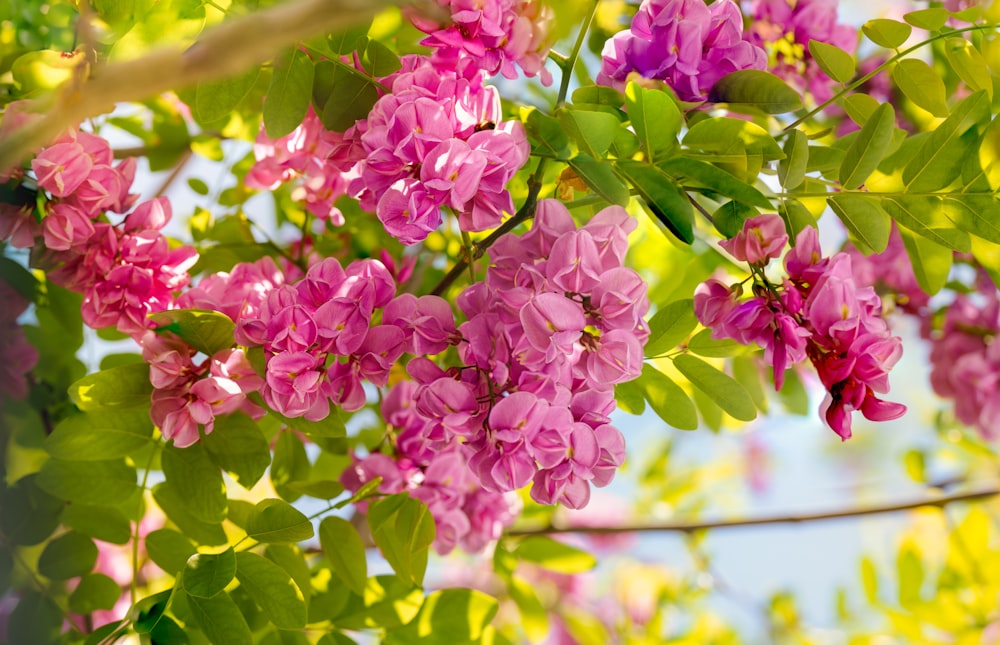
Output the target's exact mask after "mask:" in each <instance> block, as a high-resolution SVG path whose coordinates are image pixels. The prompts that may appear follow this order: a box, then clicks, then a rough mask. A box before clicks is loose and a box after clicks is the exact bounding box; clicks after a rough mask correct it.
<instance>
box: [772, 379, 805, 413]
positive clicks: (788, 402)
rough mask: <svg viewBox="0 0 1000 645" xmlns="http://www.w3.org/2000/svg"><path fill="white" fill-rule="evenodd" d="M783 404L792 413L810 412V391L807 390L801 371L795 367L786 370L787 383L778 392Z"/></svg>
mask: <svg viewBox="0 0 1000 645" xmlns="http://www.w3.org/2000/svg"><path fill="white" fill-rule="evenodd" d="M778 395H779V396H780V397H781V404H782V405H784V406H785V409H786V410H788V412H789V413H790V414H797V415H799V416H805V415H807V414H809V393H808V392H806V388H805V386H804V385H803V384H802V379H801V378H799V373H798V372H797V371H795V370H794V369H790V370H788V371H786V372H785V384H784V385H783V386H782V387H781V391H780V392H778Z"/></svg>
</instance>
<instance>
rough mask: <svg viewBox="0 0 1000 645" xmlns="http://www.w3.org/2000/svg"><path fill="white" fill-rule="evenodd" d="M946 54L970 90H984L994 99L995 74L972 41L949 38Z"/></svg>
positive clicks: (946, 44) (949, 62)
mask: <svg viewBox="0 0 1000 645" xmlns="http://www.w3.org/2000/svg"><path fill="white" fill-rule="evenodd" d="M944 55H945V57H946V58H947V59H948V64H949V65H951V68H952V69H953V70H955V73H956V74H957V75H958V77H959V78H960V79H962V82H963V83H965V84H966V85H967V86H968V87H969V89H970V90H972V91H973V92H975V91H977V90H984V91H985V92H986V94H987V96H988V97H989V99H990V101H991V102H992V101H993V76H992V74H990V68H989V65H988V64H987V63H986V59H985V58H984V57H983V55H982V54H980V53H979V50H978V49H976V48H975V47H974V46H973V45H972V43H970V42H969V41H968V40H966V39H965V38H949V39H948V40H946V41H945V44H944Z"/></svg>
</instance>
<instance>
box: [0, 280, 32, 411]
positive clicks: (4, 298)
mask: <svg viewBox="0 0 1000 645" xmlns="http://www.w3.org/2000/svg"><path fill="white" fill-rule="evenodd" d="M0 302H3V303H4V307H3V309H2V310H0V401H3V399H5V398H6V399H9V400H14V401H19V400H21V399H24V398H25V397H27V396H28V381H27V380H26V379H25V376H26V375H27V373H28V372H30V371H31V370H32V368H34V367H35V365H36V364H37V363H38V351H37V350H36V349H35V348H34V347H33V346H32V345H31V344H30V343H29V342H28V339H27V338H25V336H24V330H23V329H22V328H21V326H20V325H19V324H18V323H17V319H18V318H19V317H20V315H21V314H23V313H24V312H25V310H26V309H27V308H28V301H26V300H25V299H24V298H22V297H21V294H19V293H18V292H17V291H15V290H14V288H13V287H11V286H10V285H9V284H8V283H7V281H6V280H3V279H0Z"/></svg>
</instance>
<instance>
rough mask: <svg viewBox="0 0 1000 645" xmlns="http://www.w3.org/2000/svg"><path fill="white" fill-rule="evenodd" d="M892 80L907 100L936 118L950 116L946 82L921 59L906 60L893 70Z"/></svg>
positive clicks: (897, 64)
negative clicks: (946, 97)
mask: <svg viewBox="0 0 1000 645" xmlns="http://www.w3.org/2000/svg"><path fill="white" fill-rule="evenodd" d="M892 80H893V82H894V83H895V84H896V85H897V86H898V87H899V89H900V90H902V91H903V94H905V95H906V98H908V99H910V100H911V101H913V102H914V103H915V104H916V105H918V106H919V107H922V108H923V109H925V110H927V111H928V112H930V113H931V114H933V115H934V116H938V117H942V118H943V117H946V116H948V101H947V100H946V99H945V96H946V94H945V87H944V81H943V80H942V79H941V76H940V75H938V73H937V72H935V71H934V70H933V69H932V68H931V66H930V65H928V64H927V63H925V62H924V61H922V60H920V59H919V58H904V59H903V60H901V61H899V62H898V63H896V67H894V68H893V70H892Z"/></svg>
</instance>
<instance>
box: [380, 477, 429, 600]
mask: <svg viewBox="0 0 1000 645" xmlns="http://www.w3.org/2000/svg"><path fill="white" fill-rule="evenodd" d="M368 526H369V528H371V532H372V537H373V538H374V539H375V544H376V545H377V546H378V548H379V550H381V551H382V555H383V556H385V559H386V561H388V562H389V564H390V565H391V566H392V570H393V571H395V572H396V575H398V576H399V577H400V578H401V579H402V580H403V581H405V582H412V583H413V584H416V585H420V584H421V583H422V582H423V579H424V573H425V571H426V570H427V552H428V550H429V549H430V546H431V543H433V542H434V536H435V526H434V518H433V517H431V514H430V512H429V511H428V510H427V506H426V505H425V504H424V503H423V502H421V501H420V500H417V499H412V498H410V497H408V496H407V495H405V494H400V495H391V496H389V497H384V498H382V499H380V500H377V501H375V502H373V503H372V504H371V505H369V507H368Z"/></svg>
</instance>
